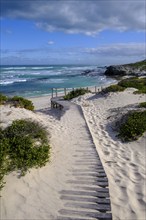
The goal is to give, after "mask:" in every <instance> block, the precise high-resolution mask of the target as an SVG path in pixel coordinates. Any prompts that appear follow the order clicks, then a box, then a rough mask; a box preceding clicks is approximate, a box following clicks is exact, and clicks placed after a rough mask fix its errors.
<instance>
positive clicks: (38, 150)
mask: <svg viewBox="0 0 146 220" xmlns="http://www.w3.org/2000/svg"><path fill="white" fill-rule="evenodd" d="M1 139H2V141H1V149H2V151H1V156H0V165H1V168H0V188H2V187H3V184H4V182H3V177H4V175H6V174H7V172H9V171H14V170H19V172H20V175H25V173H26V172H27V171H28V170H29V169H30V168H32V167H35V168H37V167H42V166H44V165H45V164H46V162H47V161H48V160H49V152H50V146H49V142H48V138H47V133H46V131H45V129H44V128H43V127H42V126H41V125H39V124H38V123H36V122H31V121H27V120H16V121H14V122H13V123H12V124H11V125H10V126H9V127H7V128H6V129H5V130H4V131H3V130H1Z"/></svg>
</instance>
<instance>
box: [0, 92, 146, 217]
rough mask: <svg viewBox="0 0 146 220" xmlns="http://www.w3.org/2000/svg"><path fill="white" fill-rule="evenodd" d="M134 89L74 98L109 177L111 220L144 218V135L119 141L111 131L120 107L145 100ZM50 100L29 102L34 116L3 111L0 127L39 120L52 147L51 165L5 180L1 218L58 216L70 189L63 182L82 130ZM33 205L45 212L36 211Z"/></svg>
mask: <svg viewBox="0 0 146 220" xmlns="http://www.w3.org/2000/svg"><path fill="white" fill-rule="evenodd" d="M133 91H134V90H133V89H127V90H125V91H124V92H120V93H110V94H109V95H108V96H106V97H105V96H101V95H99V94H92V93H89V94H86V95H84V96H81V97H77V98H75V99H74V100H73V102H74V103H76V104H78V105H80V106H81V108H82V111H83V114H84V117H85V121H86V123H87V125H88V128H89V130H90V132H91V135H92V137H93V140H94V143H95V145H96V149H97V152H98V153H99V156H100V159H101V161H102V163H103V166H104V168H105V171H106V174H107V176H108V180H109V190H110V198H111V206H112V215H113V220H122V219H137V220H138V219H143V216H144V215H145V214H146V210H145V204H146V201H145V198H146V191H145V182H146V177H145V160H146V155H145V152H146V149H145V146H144V144H145V135H144V136H143V137H141V138H140V139H139V140H138V141H134V142H128V143H122V142H121V141H120V140H118V139H117V138H116V133H115V131H113V130H112V129H111V125H112V123H113V121H114V119H115V118H116V117H118V115H119V113H122V108H125V106H130V105H135V104H136V103H139V102H143V101H145V95H134V94H133ZM49 98H50V96H45V97H35V98H31V100H32V101H33V103H34V105H35V109H36V110H37V111H36V113H33V112H30V111H27V110H24V109H18V108H17V109H15V108H13V107H12V108H8V107H7V109H6V108H4V107H1V109H2V115H3V117H2V118H3V124H2V125H3V126H4V125H6V124H8V123H10V122H11V121H12V120H14V119H16V118H18V119H19V118H29V119H33V120H37V121H38V122H39V123H41V124H42V125H44V126H45V127H46V129H47V131H48V132H49V133H50V135H51V139H50V144H51V147H52V152H51V163H48V164H47V165H46V166H45V167H42V168H39V169H37V170H36V169H32V170H31V171H30V173H28V174H26V176H24V177H22V178H21V179H18V178H17V174H16V173H15V172H14V173H11V174H9V175H8V176H6V186H5V187H4V189H3V191H2V197H1V198H0V199H1V204H2V217H3V219H5V220H6V219H7V220H8V219H9V220H10V219H11V218H14V219H16V218H19V219H24V217H25V219H28V220H29V219H30V218H33V219H49V220H52V219H53V218H54V216H55V217H56V216H57V213H58V209H59V208H60V206H62V201H60V199H59V194H58V193H59V192H60V191H61V190H63V189H64V187H66V189H69V188H68V186H67V185H66V184H65V182H64V181H65V180H66V179H67V177H68V175H69V170H70V169H73V164H72V161H73V159H74V157H73V152H74V149H78V148H79V146H80V144H85V143H86V140H84V137H83V135H82V132H81V131H76V130H77V125H78V126H80V124H81V121H80V118H77V114H76V111H75V110H73V109H72V110H67V111H66V112H65V114H63V115H62V113H61V111H60V110H57V109H53V110H50V100H49ZM43 110H44V111H43ZM10 112H11V113H10ZM76 123H77V124H76ZM78 133H79V134H80V133H81V134H80V139H79V138H77V136H76V135H79V134H78ZM70 178H73V176H70ZM12 182H13V184H11V183H12ZM48 198H49V204H48V202H47V201H48ZM18 207H19V209H18ZM34 207H37V210H43V211H42V212H39V211H37V210H36V209H35V208H34ZM51 218H52V219H51Z"/></svg>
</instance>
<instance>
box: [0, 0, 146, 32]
mask: <svg viewBox="0 0 146 220" xmlns="http://www.w3.org/2000/svg"><path fill="white" fill-rule="evenodd" d="M1 6H2V16H3V17H11V18H22V19H29V20H33V21H35V22H36V25H37V27H39V28H42V29H44V30H46V31H49V32H52V31H64V32H67V33H84V34H87V35H95V34H96V33H98V32H100V31H102V30H107V29H112V30H118V31H126V30H137V31H142V30H143V31H144V30H145V20H146V17H145V0H137V1H133V0H123V1H121V0H116V1H115V0H103V1H98V0H90V1H88V0H86V1H82V0H69V1H66V0H59V1H53V0H49V1H46V0H43V1H23V2H22V1H21V2H20V1H17V0H13V1H11V0H7V1H2V3H1Z"/></svg>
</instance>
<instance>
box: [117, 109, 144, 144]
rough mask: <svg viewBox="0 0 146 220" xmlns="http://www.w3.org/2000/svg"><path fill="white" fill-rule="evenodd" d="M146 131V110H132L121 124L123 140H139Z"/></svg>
mask: <svg viewBox="0 0 146 220" xmlns="http://www.w3.org/2000/svg"><path fill="white" fill-rule="evenodd" d="M145 131H146V111H142V112H132V113H130V114H129V115H128V117H127V120H126V122H125V123H124V124H122V125H121V126H120V129H119V135H118V137H120V138H121V139H122V140H123V141H133V140H137V139H138V138H139V137H140V136H142V135H143V133H144V132H145Z"/></svg>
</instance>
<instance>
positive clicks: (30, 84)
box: [0, 65, 114, 97]
mask: <svg viewBox="0 0 146 220" xmlns="http://www.w3.org/2000/svg"><path fill="white" fill-rule="evenodd" d="M88 70H91V71H88ZM104 71H105V67H97V66H88V65H87V66H85V65H84V66H83V65H45V66H40V65H39V66H37V65H33V66H30V65H29V66H28V65H26V66H25V65H24V66H0V93H3V94H5V95H8V96H14V95H18V96H23V97H35V96H44V95H48V94H50V93H51V88H76V87H87V86H88V87H89V86H104V85H107V84H110V83H112V82H114V80H112V79H111V78H107V77H106V76H105V75H104Z"/></svg>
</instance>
